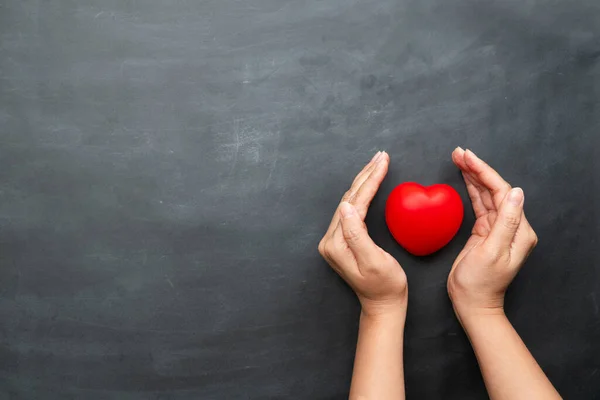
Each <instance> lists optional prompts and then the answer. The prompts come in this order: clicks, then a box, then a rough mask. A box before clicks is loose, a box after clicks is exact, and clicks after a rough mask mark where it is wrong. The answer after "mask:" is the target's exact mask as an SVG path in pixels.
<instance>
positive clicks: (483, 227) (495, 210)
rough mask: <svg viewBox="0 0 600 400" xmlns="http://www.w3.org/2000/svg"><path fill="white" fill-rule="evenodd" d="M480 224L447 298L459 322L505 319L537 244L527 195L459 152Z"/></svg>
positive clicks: (454, 269) (470, 154)
mask: <svg viewBox="0 0 600 400" xmlns="http://www.w3.org/2000/svg"><path fill="white" fill-rule="evenodd" d="M452 160H453V161H454V163H455V164H456V166H457V167H458V168H460V170H461V171H462V174H463V177H464V180H465V184H466V186H467V191H468V192H469V196H470V198H471V202H472V204H473V211H474V212H475V217H476V219H477V220H476V222H475V225H474V227H473V230H472V232H471V237H470V238H469V240H468V241H467V244H466V245H465V248H464V249H463V250H462V252H461V253H460V254H459V255H458V257H457V258H456V261H455V262H454V265H453V266H452V270H451V271H450V275H449V277H448V293H449V295H450V298H451V300H452V303H453V305H454V309H455V311H456V313H457V315H458V316H459V318H461V316H466V315H470V314H490V313H504V294H505V292H506V289H507V288H508V286H509V285H510V283H511V282H512V281H513V279H514V278H515V276H516V275H517V273H518V272H519V270H520V269H521V267H522V265H523V263H524V262H525V260H526V259H527V257H528V256H529V254H530V253H531V251H532V250H533V248H534V247H535V246H536V244H537V241H538V239H537V236H536V234H535V232H534V231H533V229H532V228H531V226H530V225H529V222H527V219H526V218H525V214H524V212H523V203H524V194H523V190H521V189H519V188H515V189H512V188H511V186H510V185H509V184H508V183H507V182H506V181H505V180H504V179H502V177H501V176H500V175H499V174H498V173H497V172H496V171H494V169H492V168H491V167H490V166H489V165H487V164H486V163H485V162H483V161H482V160H481V159H479V158H478V157H477V156H476V155H475V154H474V153H473V152H471V151H469V150H467V151H464V150H463V149H461V148H457V149H456V150H454V152H453V153H452Z"/></svg>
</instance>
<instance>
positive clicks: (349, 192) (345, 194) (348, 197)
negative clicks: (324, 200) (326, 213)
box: [342, 190, 353, 201]
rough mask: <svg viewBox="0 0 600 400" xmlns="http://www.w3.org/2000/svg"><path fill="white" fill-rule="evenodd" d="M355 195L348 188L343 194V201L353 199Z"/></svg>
mask: <svg viewBox="0 0 600 400" xmlns="http://www.w3.org/2000/svg"><path fill="white" fill-rule="evenodd" d="M352 196H353V191H352V190H348V191H347V192H346V193H344V195H343V196H342V201H350V199H352Z"/></svg>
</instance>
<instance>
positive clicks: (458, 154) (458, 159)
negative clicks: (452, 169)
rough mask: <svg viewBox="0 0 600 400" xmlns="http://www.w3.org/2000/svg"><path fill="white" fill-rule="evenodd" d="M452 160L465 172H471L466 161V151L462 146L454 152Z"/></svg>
mask: <svg viewBox="0 0 600 400" xmlns="http://www.w3.org/2000/svg"><path fill="white" fill-rule="evenodd" d="M452 161H453V162H454V164H455V165H456V166H457V167H458V168H459V169H460V170H461V171H463V172H467V173H468V172H469V167H468V166H467V164H466V163H465V151H464V149H463V148H462V147H457V148H456V149H454V151H453V152H452Z"/></svg>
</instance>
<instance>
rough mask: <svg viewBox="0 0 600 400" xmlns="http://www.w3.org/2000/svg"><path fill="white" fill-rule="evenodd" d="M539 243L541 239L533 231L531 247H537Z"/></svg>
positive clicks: (530, 235)
mask: <svg viewBox="0 0 600 400" xmlns="http://www.w3.org/2000/svg"><path fill="white" fill-rule="evenodd" d="M539 241H540V239H539V238H538V235H537V234H536V233H535V232H534V231H533V230H532V231H531V233H530V234H529V243H530V244H531V247H535V246H537V244H538V243H539Z"/></svg>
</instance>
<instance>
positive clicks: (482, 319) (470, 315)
mask: <svg viewBox="0 0 600 400" xmlns="http://www.w3.org/2000/svg"><path fill="white" fill-rule="evenodd" d="M454 312H455V313H456V317H457V318H458V320H459V321H460V324H461V325H462V326H463V329H465V330H466V331H471V330H473V329H476V328H477V327H484V326H487V325H488V324H489V323H490V322H495V321H504V320H506V321H508V318H507V317H506V313H505V312H504V307H498V308H486V307H463V308H457V307H456V306H455V307H454Z"/></svg>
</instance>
